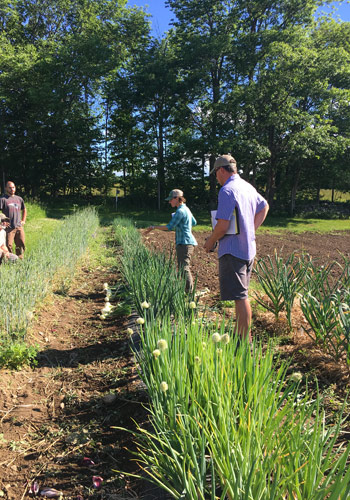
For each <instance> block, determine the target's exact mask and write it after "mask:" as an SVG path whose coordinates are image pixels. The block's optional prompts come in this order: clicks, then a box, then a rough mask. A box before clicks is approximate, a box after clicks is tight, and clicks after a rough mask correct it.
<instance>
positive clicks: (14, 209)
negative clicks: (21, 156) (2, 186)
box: [0, 181, 27, 259]
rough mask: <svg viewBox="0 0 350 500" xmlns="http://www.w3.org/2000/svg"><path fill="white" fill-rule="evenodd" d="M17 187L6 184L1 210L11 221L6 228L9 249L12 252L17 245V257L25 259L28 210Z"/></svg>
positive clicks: (9, 183)
mask: <svg viewBox="0 0 350 500" xmlns="http://www.w3.org/2000/svg"><path fill="white" fill-rule="evenodd" d="M15 193H16V186H15V184H14V183H13V182H12V181H8V182H7V184H6V193H5V194H4V195H3V196H2V197H1V198H0V210H1V211H2V213H3V214H5V215H6V217H8V218H9V219H10V225H9V227H8V228H6V244H7V248H8V249H9V250H10V252H12V247H13V243H15V245H16V255H17V256H18V257H19V258H20V259H23V256H24V250H25V234H24V229H23V226H24V224H25V223H26V218H27V209H26V207H25V204H24V201H23V199H22V198H21V197H20V196H17V195H16V194H15Z"/></svg>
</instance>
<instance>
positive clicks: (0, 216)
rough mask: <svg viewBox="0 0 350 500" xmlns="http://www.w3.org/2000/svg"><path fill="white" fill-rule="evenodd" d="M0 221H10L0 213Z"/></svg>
mask: <svg viewBox="0 0 350 500" xmlns="http://www.w3.org/2000/svg"><path fill="white" fill-rule="evenodd" d="M0 221H3V222H10V219H9V218H8V217H7V216H6V215H5V214H2V213H0Z"/></svg>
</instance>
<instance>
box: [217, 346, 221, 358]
mask: <svg viewBox="0 0 350 500" xmlns="http://www.w3.org/2000/svg"><path fill="white" fill-rule="evenodd" d="M216 354H218V355H219V356H221V354H222V349H221V348H220V347H219V349H216Z"/></svg>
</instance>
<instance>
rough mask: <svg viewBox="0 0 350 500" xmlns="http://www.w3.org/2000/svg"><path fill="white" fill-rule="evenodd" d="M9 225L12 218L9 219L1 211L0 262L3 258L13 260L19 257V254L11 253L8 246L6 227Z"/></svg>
mask: <svg viewBox="0 0 350 500" xmlns="http://www.w3.org/2000/svg"><path fill="white" fill-rule="evenodd" d="M9 225H10V219H8V218H7V217H6V215H5V214H2V213H0V264H1V263H2V261H3V259H5V260H9V261H11V262H14V261H15V260H17V259H18V257H17V255H14V254H13V253H11V252H10V251H9V249H8V248H7V246H6V228H7V227H8V226H9Z"/></svg>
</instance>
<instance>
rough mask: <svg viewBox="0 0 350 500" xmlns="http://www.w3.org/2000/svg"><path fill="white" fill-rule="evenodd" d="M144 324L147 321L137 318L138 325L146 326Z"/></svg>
mask: <svg viewBox="0 0 350 500" xmlns="http://www.w3.org/2000/svg"><path fill="white" fill-rule="evenodd" d="M144 322H145V320H144V319H143V318H137V320H136V323H137V324H138V325H143V324H144Z"/></svg>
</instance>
